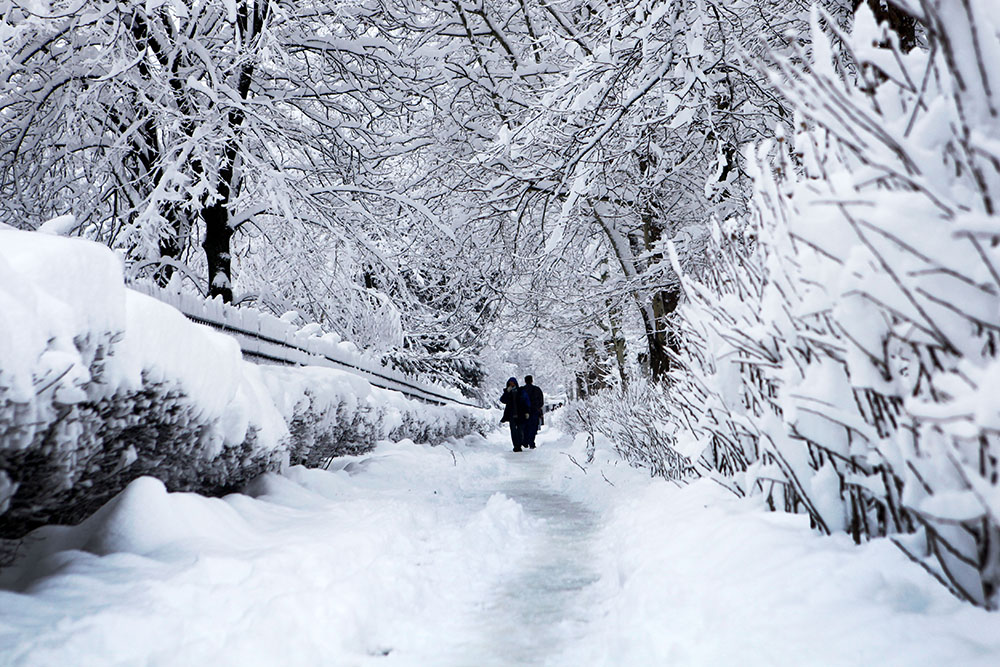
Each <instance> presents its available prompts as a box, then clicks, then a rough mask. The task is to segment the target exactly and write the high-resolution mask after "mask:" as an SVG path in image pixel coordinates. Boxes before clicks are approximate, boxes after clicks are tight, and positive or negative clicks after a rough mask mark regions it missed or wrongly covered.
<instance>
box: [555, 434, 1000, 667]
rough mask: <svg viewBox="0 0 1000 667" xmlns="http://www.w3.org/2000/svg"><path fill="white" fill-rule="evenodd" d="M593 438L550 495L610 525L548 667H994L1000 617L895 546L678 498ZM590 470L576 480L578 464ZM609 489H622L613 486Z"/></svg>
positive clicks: (705, 498) (564, 451)
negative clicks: (580, 623)
mask: <svg viewBox="0 0 1000 667" xmlns="http://www.w3.org/2000/svg"><path fill="white" fill-rule="evenodd" d="M589 439H590V438H589V434H587V435H584V437H582V438H580V437H578V438H577V439H576V441H575V442H573V443H570V442H569V439H568V438H567V439H566V441H564V442H561V443H552V444H556V448H557V449H558V450H559V451H556V452H552V445H551V444H550V443H549V442H543V443H542V445H541V448H540V449H539V450H538V451H539V452H540V453H542V454H543V455H547V454H550V453H551V456H552V459H553V464H552V469H551V471H550V475H549V483H550V484H552V485H553V486H555V487H557V488H559V489H561V490H562V491H564V492H565V493H567V494H569V495H570V496H571V497H574V498H577V499H579V500H580V501H582V502H586V503H588V504H589V505H590V506H591V507H593V508H595V509H598V510H600V511H601V512H602V517H601V521H600V529H599V531H598V533H597V534H596V535H595V537H594V541H593V542H594V545H595V548H594V549H593V551H592V552H591V553H589V554H587V559H588V560H587V566H588V567H593V568H596V570H597V571H598V573H599V579H598V580H597V582H596V583H595V584H594V585H593V586H591V587H590V588H588V589H587V590H584V591H582V592H581V594H580V596H579V598H578V599H577V601H576V608H578V609H586V610H587V611H586V615H587V618H588V622H587V623H586V625H585V626H584V627H582V628H579V629H578V631H577V632H576V633H575V635H574V636H573V637H572V639H571V640H570V641H567V642H565V645H566V646H568V649H567V650H566V651H565V652H563V653H562V654H560V656H559V657H558V658H547V659H545V660H544V664H552V665H677V666H685V665H691V666H702V665H744V666H747V667H751V666H756V665H761V666H763V665H768V666H770V667H781V666H788V667H793V666H794V667H801V666H804V665H817V666H820V665H821V666H822V667H835V666H843V667H853V666H856V665H898V666H900V667H903V666H906V667H917V666H926V667H934V666H936V665H942V664H961V665H966V666H969V667H971V666H973V665H976V666H982V667H987V666H990V665H994V664H996V663H997V656H998V655H1000V617H998V616H997V615H996V614H993V613H990V612H988V611H986V610H983V609H978V608H975V607H973V606H972V605H970V604H966V603H963V602H961V601H959V600H957V599H956V598H955V597H953V596H952V595H950V594H949V593H948V592H947V591H946V590H945V589H944V588H943V587H941V586H940V585H939V584H938V583H937V582H936V581H935V580H934V578H933V577H931V576H930V575H929V574H928V573H927V572H926V571H925V570H923V569H922V568H921V567H920V566H919V565H917V564H915V563H913V562H911V561H910V560H909V559H908V558H907V557H906V556H905V555H904V554H903V553H901V552H900V551H899V550H898V549H897V548H896V547H895V546H894V545H893V544H892V543H891V542H890V541H889V540H888V539H878V540H873V541H872V542H870V543H868V544H865V545H862V546H860V547H858V546H856V545H854V544H853V541H852V540H851V539H850V538H849V537H848V536H847V535H844V534H842V533H841V534H837V535H833V536H823V537H817V536H816V535H815V533H814V532H812V530H811V528H810V525H809V519H808V517H807V516H805V515H801V514H799V515H796V514H784V513H780V514H779V513H772V512H769V511H768V508H767V507H766V505H765V503H764V502H763V499H762V498H761V497H759V496H757V497H752V498H743V499H741V498H737V497H736V496H735V495H733V494H732V493H729V492H728V491H727V490H726V489H724V488H723V487H722V486H719V485H718V484H716V483H715V482H714V481H712V480H708V479H704V480H700V481H696V482H694V483H692V484H689V485H684V486H677V485H674V484H670V483H666V482H664V481H661V480H660V479H658V478H652V479H651V478H650V477H649V475H648V474H647V473H646V471H645V470H641V469H635V468H631V467H629V466H628V465H626V464H625V463H623V462H622V461H621V460H620V457H619V453H618V451H617V448H616V446H615V445H616V443H615V444H613V443H612V442H610V441H608V440H607V439H605V438H603V437H602V436H601V435H599V434H598V435H597V436H596V438H595V440H596V442H595V444H594V445H592V446H590V454H589V457H591V458H592V462H591V463H589V464H588V463H585V461H586V459H587V458H588V441H589ZM569 456H572V457H573V459H574V460H575V461H577V462H578V463H580V464H582V467H583V469H584V470H585V471H586V472H584V471H582V470H581V468H580V467H578V466H577V465H575V464H574V463H573V461H572V460H570V459H569ZM612 485H613V486H612Z"/></svg>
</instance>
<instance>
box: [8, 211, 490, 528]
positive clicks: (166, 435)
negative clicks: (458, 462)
mask: <svg viewBox="0 0 1000 667" xmlns="http://www.w3.org/2000/svg"><path fill="white" fill-rule="evenodd" d="M492 421H493V417H492V415H491V413H489V412H488V411H481V410H475V409H467V408H460V407H433V406H426V405H424V404H422V403H417V402H415V401H411V400H407V399H405V398H404V397H403V396H402V395H400V394H398V393H396V392H391V391H386V390H382V389H378V388H375V387H372V386H371V385H370V384H369V383H368V382H367V381H365V380H363V379H361V378H359V377H356V376H354V375H352V374H350V373H347V372H343V371H337V370H334V369H326V368H278V367H259V366H256V365H254V364H251V363H247V362H245V361H244V360H243V358H242V355H241V352H240V348H239V345H238V344H237V343H236V341H235V340H233V339H232V338H230V337H228V336H225V335H222V334H220V333H217V332H216V331H213V330H212V329H209V328H207V327H204V326H201V325H198V324H194V323H192V322H191V321H189V320H188V319H186V318H185V317H184V316H183V315H182V314H181V313H180V312H179V311H177V310H176V309H174V308H173V307H171V306H169V305H166V304H163V303H161V302H159V301H157V300H155V299H152V298H150V297H148V296H146V295H144V294H140V293H138V292H135V291H132V290H129V289H126V288H125V286H124V283H123V278H122V266H121V262H120V260H119V258H118V257H117V256H116V255H115V254H114V253H113V252H111V251H110V250H108V249H107V248H105V247H104V246H101V245H98V244H96V243H91V242H89V241H84V240H80V239H68V238H62V237H58V236H52V235H48V234H41V233H34V232H22V231H16V230H12V229H0V535H3V536H5V537H11V536H17V535H20V534H22V533H23V532H25V531H26V530H27V529H29V528H31V527H33V526H35V525H39V524H40V523H45V522H48V521H52V520H59V521H74V520H78V519H80V518H82V517H83V516H85V515H86V514H88V513H90V512H92V511H93V510H94V509H96V508H97V507H98V506H99V505H100V504H102V503H103V502H104V501H105V500H107V499H108V498H109V497H111V496H112V495H114V494H115V493H117V492H118V491H119V490H121V489H122V488H123V487H124V485H125V484H126V483H128V481H129V480H131V479H134V478H136V477H138V476H140V475H153V476H156V477H158V478H160V479H161V480H162V481H164V482H166V484H167V485H168V487H169V488H171V489H172V490H199V491H202V492H219V491H224V490H227V489H233V488H236V487H237V486H239V485H240V484H242V483H244V482H246V481H247V480H249V479H251V478H253V477H255V476H256V475H258V474H260V473H261V472H263V471H265V470H277V469H279V468H280V467H281V466H283V465H287V464H288V463H293V464H295V463H306V464H309V465H317V464H320V463H323V462H325V461H327V460H329V458H330V457H332V456H336V455H339V454H342V453H345V452H352V451H360V450H364V449H366V448H368V447H370V446H371V443H373V442H375V441H377V440H379V439H382V438H388V437H392V438H394V439H402V438H407V437H409V438H413V439H417V440H420V441H432V442H435V441H439V440H442V439H444V438H447V437H451V436H458V435H464V434H468V433H470V432H473V431H476V430H482V429H483V428H485V427H486V424H487V423H490V424H491V423H492Z"/></svg>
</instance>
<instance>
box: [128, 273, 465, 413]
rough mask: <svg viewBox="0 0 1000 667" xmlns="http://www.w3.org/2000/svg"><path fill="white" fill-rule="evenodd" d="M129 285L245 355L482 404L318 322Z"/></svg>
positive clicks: (429, 398) (447, 400)
mask: <svg viewBox="0 0 1000 667" xmlns="http://www.w3.org/2000/svg"><path fill="white" fill-rule="evenodd" d="M129 287H130V288H132V289H134V290H137V291H140V292H142V293H144V294H146V295H148V296H151V297H153V298H154V299H157V300H158V301H162V302H164V303H167V304H170V305H171V306H173V307H174V308H176V309H177V310H179V311H181V312H182V313H184V314H185V315H186V316H187V317H188V319H190V320H193V321H194V322H198V323H199V324H204V325H206V326H210V327H212V328H213V329H217V330H218V331H221V332H223V333H225V334H228V335H230V336H232V337H233V338H235V339H236V340H237V342H239V344H240V348H241V349H242V350H243V355H244V356H246V357H250V358H251V359H255V360H260V361H263V362H265V363H277V364H285V365H289V366H324V367H327V368H337V369H342V370H347V371H350V372H352V373H355V374H357V375H360V376H362V377H364V378H365V379H366V380H368V382H370V383H371V384H372V385H374V386H376V387H382V388H383V389H390V390H392V391H398V392H400V393H401V394H403V395H404V396H407V397H409V398H415V399H417V400H421V401H426V402H428V403H434V404H437V405H450V404H458V405H464V406H467V407H479V406H477V405H476V404H475V403H472V402H470V401H468V400H467V399H465V398H463V397H462V396H461V394H459V393H458V392H457V391H456V390H454V389H452V388H446V387H440V386H434V385H430V384H428V383H426V382H421V381H420V380H418V379H416V378H414V377H411V376H408V375H406V374H405V373H401V372H399V371H397V370H395V369H391V368H387V367H386V366H384V365H383V364H382V363H381V362H380V361H379V360H378V359H375V358H373V357H372V356H371V355H368V354H365V353H364V352H363V351H362V350H361V349H359V348H358V347H357V346H356V345H354V344H353V343H350V342H347V341H343V340H341V339H340V337H339V336H338V335H337V334H335V333H321V332H320V329H319V325H318V324H308V325H306V326H305V327H302V328H296V327H295V326H294V325H292V324H289V323H288V322H286V321H284V320H282V319H281V318H278V317H275V316H274V315H271V314H270V313H265V312H262V311H259V310H256V309H253V308H237V307H235V306H231V305H229V304H226V303H224V302H223V301H222V299H221V298H216V299H204V298H202V297H200V296H197V295H194V294H185V293H180V292H176V291H171V290H169V289H164V288H161V287H159V286H158V285H156V284H154V283H151V282H148V281H136V282H133V283H130V284H129Z"/></svg>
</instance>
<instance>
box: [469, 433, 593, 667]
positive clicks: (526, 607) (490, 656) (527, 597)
mask: <svg viewBox="0 0 1000 667" xmlns="http://www.w3.org/2000/svg"><path fill="white" fill-rule="evenodd" d="M558 435H560V434H558V433H557V432H555V433H554V432H552V431H549V432H548V433H542V434H540V436H539V439H538V444H539V447H540V448H541V449H538V450H534V451H531V450H526V451H524V452H521V453H516V452H509V453H508V454H507V456H506V458H508V459H509V460H512V461H514V462H517V463H519V464H520V465H516V466H514V467H513V468H512V473H511V475H510V477H509V478H508V479H506V480H503V483H502V484H500V485H499V487H498V491H499V492H500V493H502V494H504V496H506V497H508V498H510V499H511V500H513V501H514V502H516V503H518V504H519V505H520V506H521V508H522V509H523V510H524V511H525V513H526V514H527V516H528V517H529V518H530V519H534V520H536V521H537V523H536V524H535V525H536V527H537V530H538V532H537V533H536V535H534V536H533V540H532V547H531V548H530V549H529V550H528V552H527V554H526V555H525V557H524V558H523V560H521V561H520V562H519V563H518V564H517V568H516V570H515V571H514V572H513V573H511V574H510V575H508V577H506V578H505V579H504V580H503V581H501V582H500V583H499V584H498V585H497V586H496V588H495V590H494V591H493V592H492V593H491V595H490V597H489V599H488V600H487V601H486V602H485V604H484V605H483V608H482V610H481V611H480V613H479V614H477V615H476V616H474V617H473V619H474V620H473V622H472V623H470V624H469V629H468V632H467V633H466V634H465V636H464V638H463V639H461V640H460V642H459V644H458V646H456V650H455V652H456V653H457V654H458V655H456V656H455V657H456V658H457V659H458V664H468V665H473V664H482V665H490V664H496V665H508V664H543V663H545V662H546V661H547V660H548V659H550V658H553V657H554V656H555V655H558V652H559V650H560V649H561V648H563V647H564V646H565V645H566V644H567V643H571V642H573V641H574V640H577V639H579V638H580V637H582V635H583V633H584V632H585V629H586V621H587V617H586V613H585V612H586V607H585V606H583V605H579V604H578V602H579V598H580V595H581V593H582V592H583V591H584V590H585V589H586V588H587V587H588V586H590V585H591V584H593V583H594V582H595V581H596V580H597V578H598V574H597V571H596V569H595V568H594V564H593V557H592V555H591V553H590V552H591V547H592V545H593V543H594V540H595V538H596V532H597V527H598V517H597V514H596V513H595V512H594V511H593V510H591V509H590V508H588V507H587V506H586V505H585V504H584V503H582V502H579V501H575V500H573V499H571V498H570V497H569V495H568V494H567V493H566V492H560V491H555V490H552V489H551V487H550V485H549V484H548V483H547V478H548V477H549V476H551V474H552V471H553V470H552V469H553V461H552V457H553V454H555V455H557V456H558V455H559V454H560V452H559V449H561V448H565V447H566V446H567V445H569V444H570V442H571V441H569V439H567V438H565V437H563V438H562V439H561V440H560V439H558V437H557V436H558ZM522 458H523V459H524V460H522V461H519V459H522ZM483 631H485V632H483Z"/></svg>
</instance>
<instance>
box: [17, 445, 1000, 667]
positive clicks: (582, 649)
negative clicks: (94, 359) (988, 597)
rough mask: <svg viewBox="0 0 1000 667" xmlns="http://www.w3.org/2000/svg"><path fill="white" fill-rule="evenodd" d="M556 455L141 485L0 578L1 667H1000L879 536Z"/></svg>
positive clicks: (957, 610)
mask: <svg viewBox="0 0 1000 667" xmlns="http://www.w3.org/2000/svg"><path fill="white" fill-rule="evenodd" d="M539 442H540V446H539V449H538V450H535V451H531V452H524V453H522V454H513V453H511V452H509V451H508V445H507V443H506V436H505V434H504V433H503V432H502V431H501V432H498V433H497V434H496V435H495V436H494V437H491V438H490V439H489V440H484V439H482V438H479V437H470V438H466V439H464V440H462V441H451V442H449V443H448V444H447V445H445V446H439V447H427V446H419V445H414V444H413V443H409V442H405V443H398V444H393V443H388V442H383V443H380V444H379V446H378V447H377V448H376V449H375V450H374V451H373V452H370V453H368V454H364V455H359V456H350V457H345V458H343V459H340V460H339V461H338V462H337V465H336V468H337V469H333V470H329V471H322V470H310V469H305V468H301V467H293V468H291V469H289V470H287V471H286V472H285V473H284V474H282V475H277V474H271V473H268V474H265V475H264V476H262V477H260V478H259V479H257V480H255V481H254V482H252V483H251V484H250V485H249V486H248V488H247V489H246V492H245V494H233V495H229V496H226V497H224V498H206V497H202V496H198V495H195V494H187V493H173V494H169V493H166V492H165V491H164V489H163V487H162V485H160V484H159V483H158V482H156V481H155V480H152V479H149V478H143V479H140V480H137V481H135V482H133V484H132V485H131V486H130V487H129V488H128V489H127V490H126V491H125V492H124V493H123V494H122V495H121V496H119V497H118V498H116V499H115V500H114V501H112V502H111V503H109V504H108V505H107V506H106V507H105V508H103V509H102V510H101V511H100V512H98V513H97V514H96V515H94V516H93V517H91V518H90V519H88V520H87V521H86V522H84V523H83V524H81V525H79V526H76V527H73V528H46V529H43V530H42V531H39V532H37V533H35V534H34V535H33V536H32V540H31V542H30V543H29V544H28V545H26V548H27V549H28V551H26V552H25V553H24V554H22V559H21V561H20V564H19V565H17V566H15V567H14V568H11V569H8V570H7V571H5V572H3V573H2V574H0V584H2V585H3V587H4V588H5V589H7V590H5V591H2V592H0V663H3V664H10V665H50V664H78V665H90V664H95V665H96V664H157V665H190V664H217V665H241V666H248V665H250V666H252V665H266V664H279V663H280V664H300V665H320V664H323V665H328V664H336V665H341V664H343V665H347V664H350V665H363V664H374V663H378V664H391V665H428V664H433V665H473V664H474V665H520V664H544V665H567V666H568V665H574V666H577V665H636V666H645V665H661V664H669V665H679V666H683V665H697V666H703V665H732V664H739V665H746V666H755V665H769V666H774V665H778V666H781V665H788V666H796V667H801V666H808V665H822V666H824V667H830V666H836V665H862V664H871V665H874V664H877V665H907V666H910V665H928V666H930V665H940V664H961V665H984V666H985V665H994V664H997V661H998V660H1000V616H997V615H995V614H990V613H988V612H986V611H984V610H982V609H977V608H975V607H973V606H971V605H969V604H965V603H961V602H959V601H958V600H956V599H955V598H954V597H952V596H951V595H949V594H948V593H947V592H946V591H945V590H944V589H943V588H941V587H940V586H938V585H937V584H936V582H934V580H933V579H932V578H931V577H930V576H929V575H927V574H926V573H925V572H924V571H923V570H922V569H921V568H920V567H918V566H917V565H915V564H913V563H912V562H910V561H909V560H907V559H906V558H905V557H904V556H903V555H902V554H901V553H900V552H899V551H898V550H897V549H895V548H894V547H892V546H891V545H889V544H887V543H886V541H884V540H876V541H874V542H872V543H869V544H867V545H864V546H862V547H860V548H858V547H854V546H853V544H851V543H850V540H849V539H848V538H847V537H846V536H843V535H841V536H833V537H820V538H817V537H816V536H815V535H814V534H813V533H812V532H811V531H810V529H809V526H808V521H807V520H806V519H805V517H802V516H795V515H787V514H774V513H769V512H767V511H766V510H765V508H764V507H763V506H762V504H761V503H760V502H759V501H758V500H739V499H737V498H735V497H733V496H732V495H731V494H729V493H727V492H725V491H724V490H722V489H721V488H718V487H715V486H714V485H713V484H712V483H711V482H710V481H704V482H701V483H698V484H694V485H690V486H687V487H683V488H680V487H676V486H674V485H672V484H670V483H668V482H665V481H663V480H660V479H656V478H650V477H649V476H648V474H647V473H646V472H645V471H643V470H637V469H633V468H630V467H628V466H627V465H625V464H623V463H622V462H621V461H620V459H619V458H618V456H617V454H616V453H615V452H614V451H613V448H612V446H611V444H610V443H609V442H607V441H606V440H604V439H603V438H601V437H600V436H598V438H597V442H596V445H597V446H596V451H595V452H594V460H593V462H592V463H590V464H588V463H586V459H587V451H586V449H587V437H586V436H578V437H577V438H575V439H573V438H570V437H568V436H565V435H563V434H561V433H559V432H557V431H554V430H553V429H552V428H551V427H549V428H548V429H547V430H546V431H543V433H542V434H541V436H540V440H539ZM571 457H572V458H571ZM578 464H579V465H578Z"/></svg>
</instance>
